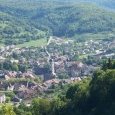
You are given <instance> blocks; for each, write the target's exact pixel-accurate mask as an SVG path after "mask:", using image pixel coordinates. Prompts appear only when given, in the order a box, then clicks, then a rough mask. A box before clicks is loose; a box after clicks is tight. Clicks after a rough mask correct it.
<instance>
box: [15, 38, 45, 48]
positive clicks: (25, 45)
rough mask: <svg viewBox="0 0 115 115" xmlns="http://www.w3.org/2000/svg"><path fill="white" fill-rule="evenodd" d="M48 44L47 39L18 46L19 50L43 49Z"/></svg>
mask: <svg viewBox="0 0 115 115" xmlns="http://www.w3.org/2000/svg"><path fill="white" fill-rule="evenodd" d="M46 44H47V39H39V40H32V41H30V42H25V43H24V44H19V45H17V47H18V48H22V47H41V46H45V45H46Z"/></svg>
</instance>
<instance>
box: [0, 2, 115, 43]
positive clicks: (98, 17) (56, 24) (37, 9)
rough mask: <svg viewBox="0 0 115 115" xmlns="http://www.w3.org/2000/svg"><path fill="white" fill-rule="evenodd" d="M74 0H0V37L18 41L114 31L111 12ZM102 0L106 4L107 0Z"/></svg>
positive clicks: (6, 40)
mask: <svg viewBox="0 0 115 115" xmlns="http://www.w3.org/2000/svg"><path fill="white" fill-rule="evenodd" d="M75 1H78V0H73V2H71V3H68V2H67V1H66V2H62V1H61V2H59V0H58V2H57V0H56V1H55V0H54V1H52V2H49V1H48V0H47V1H42V0H20V1H17V0H6V1H4V0H0V41H1V42H2V43H5V44H9V43H11V44H19V43H23V42H26V41H30V40H34V39H39V38H41V37H42V38H43V37H45V36H49V35H52V34H53V35H55V36H66V37H73V36H75V35H76V34H77V35H78V34H79V35H83V34H95V35H97V34H99V33H105V32H106V33H107V32H109V33H114V31H115V12H113V11H110V10H107V9H103V8H101V7H99V6H97V5H95V4H92V3H89V2H88V3H84V2H82V3H81V2H75ZM87 1H92V0H87ZM95 1H97V0H95ZM98 1H99V0H98ZM104 1H105V2H104V3H105V5H106V4H107V3H106V1H107V0H104ZM74 2H75V3H74ZM93 2H94V1H93ZM113 2H114V1H113ZM73 3H74V4H73ZM98 3H100V4H102V3H101V2H98ZM107 5H108V4H107Z"/></svg>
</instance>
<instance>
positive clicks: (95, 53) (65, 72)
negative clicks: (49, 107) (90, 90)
mask: <svg viewBox="0 0 115 115" xmlns="http://www.w3.org/2000/svg"><path fill="white" fill-rule="evenodd" d="M105 58H113V59H114V58H115V40H114V39H111V40H105V41H104V40H95V41H94V40H89V41H84V42H78V41H75V40H68V39H62V38H58V37H52V36H51V37H50V38H49V40H48V42H47V45H46V46H44V47H39V48H38V47H23V48H18V47H17V46H15V45H11V46H5V47H1V48H0V62H1V63H0V91H1V94H0V102H1V103H3V102H4V101H6V97H7V95H5V94H6V93H5V92H13V93H14V95H13V96H12V98H11V101H12V102H13V103H19V102H21V101H22V100H26V99H30V98H32V97H36V96H38V95H39V96H42V94H43V93H47V92H48V91H49V90H50V89H51V87H52V86H54V85H56V86H58V85H59V84H60V83H61V84H63V85H64V84H70V83H73V82H75V81H80V80H81V79H84V78H86V77H88V76H91V75H92V73H93V71H95V70H96V69H98V68H100V64H101V63H99V60H100V59H105ZM93 59H96V61H91V60H93Z"/></svg>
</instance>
